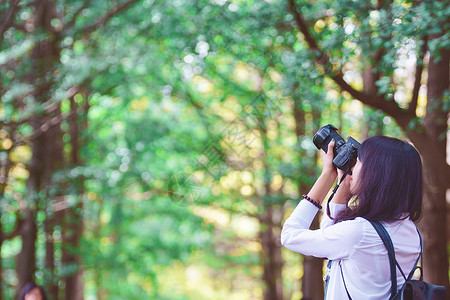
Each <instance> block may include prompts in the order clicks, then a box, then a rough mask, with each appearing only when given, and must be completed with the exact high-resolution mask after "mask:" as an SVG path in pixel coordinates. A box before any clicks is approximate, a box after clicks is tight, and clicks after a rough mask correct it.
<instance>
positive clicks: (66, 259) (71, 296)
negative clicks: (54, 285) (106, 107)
mask: <svg viewBox="0 0 450 300" xmlns="http://www.w3.org/2000/svg"><path fill="white" fill-rule="evenodd" d="M86 101H87V100H86ZM77 116H78V106H77V104H76V103H75V100H74V97H71V98H70V117H69V134H70V140H71V145H72V151H71V165H72V166H76V165H79V164H80V162H81V161H80V156H79V151H80V140H79V134H80V126H82V124H84V123H81V122H79V120H78V117H77ZM70 185H72V186H74V189H73V190H75V191H77V194H78V197H77V198H78V202H77V204H76V206H73V207H69V208H67V209H66V210H65V211H64V216H65V217H64V224H63V225H64V226H63V228H64V233H63V248H62V250H63V253H62V263H63V265H66V266H71V267H72V268H73V271H72V272H71V274H69V275H68V276H67V277H66V278H65V279H64V280H65V283H66V288H65V298H64V299H66V300H81V299H84V292H83V290H84V287H83V278H82V275H83V270H82V268H81V259H80V256H79V254H77V253H76V252H74V249H78V248H79V244H80V238H81V235H82V232H83V219H82V215H81V212H82V210H83V202H82V194H83V185H84V180H83V178H82V177H80V178H76V179H74V180H73V182H72V183H71V184H70ZM75 251H76V250H75Z"/></svg>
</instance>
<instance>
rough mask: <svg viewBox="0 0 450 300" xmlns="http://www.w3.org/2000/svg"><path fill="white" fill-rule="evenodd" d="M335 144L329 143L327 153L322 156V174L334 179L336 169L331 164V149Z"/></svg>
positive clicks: (332, 155) (332, 156) (332, 154)
mask: <svg viewBox="0 0 450 300" xmlns="http://www.w3.org/2000/svg"><path fill="white" fill-rule="evenodd" d="M334 144H335V142H334V141H331V142H330V143H329V144H328V150H327V153H324V154H323V167H322V174H323V175H327V176H333V178H334V179H336V177H337V170H336V167H335V166H334V164H333V158H334V153H333V147H334Z"/></svg>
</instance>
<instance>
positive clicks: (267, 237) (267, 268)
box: [260, 205, 283, 300]
mask: <svg viewBox="0 0 450 300" xmlns="http://www.w3.org/2000/svg"><path fill="white" fill-rule="evenodd" d="M277 208H278V209H279V207H277V206H272V205H268V206H267V207H266V209H265V210H264V213H263V215H262V217H261V219H262V220H263V224H261V226H262V230H261V233H260V238H261V246H262V256H261V257H262V263H263V269H264V274H263V279H264V282H265V284H266V289H265V290H264V300H282V299H283V281H282V272H281V271H282V259H281V244H280V243H279V237H280V234H281V232H280V230H277V228H275V226H274V225H273V224H271V223H272V222H273V220H274V210H276V209H277Z"/></svg>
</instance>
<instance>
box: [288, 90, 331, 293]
mask: <svg viewBox="0 0 450 300" xmlns="http://www.w3.org/2000/svg"><path fill="white" fill-rule="evenodd" d="M295 100H296V101H294V118H295V125H296V127H295V132H296V135H297V140H298V139H299V138H300V137H303V136H305V135H306V130H305V125H306V121H305V112H304V110H303V109H302V108H301V101H300V99H298V98H296V99H295ZM312 114H313V121H314V132H316V131H317V130H318V129H319V128H318V127H319V124H320V113H318V112H317V110H313V111H312ZM302 157H303V158H304V157H306V156H305V155H304V154H302ZM314 160H315V159H314ZM301 167H302V169H301V170H300V172H305V173H307V174H310V175H311V177H315V175H316V174H315V171H314V170H313V169H307V168H303V166H301ZM298 189H299V194H302V193H306V192H307V191H308V190H309V189H311V184H308V183H305V182H300V181H299V182H298ZM319 217H320V214H317V215H316V217H315V218H314V220H313V222H312V224H311V229H318V228H319ZM301 287H302V295H303V298H302V299H304V300H308V299H323V297H324V285H323V259H320V258H315V257H312V256H306V255H305V256H303V276H302V278H301Z"/></svg>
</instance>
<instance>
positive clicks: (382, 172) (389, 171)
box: [336, 136, 422, 222]
mask: <svg viewBox="0 0 450 300" xmlns="http://www.w3.org/2000/svg"><path fill="white" fill-rule="evenodd" d="M358 159H359V160H360V162H361V163H362V165H361V169H360V173H359V180H358V182H357V183H356V184H357V187H356V191H355V194H356V199H355V202H354V203H355V204H354V206H353V207H349V208H348V209H346V210H344V211H342V212H341V213H340V214H339V215H338V216H337V217H336V222H340V221H344V220H352V219H354V218H356V217H363V218H365V219H367V220H370V221H396V220H401V219H405V218H407V217H410V218H411V220H413V221H418V220H419V219H420V217H421V213H422V160H421V158H420V156H419V153H418V152H417V150H416V149H415V148H414V147H413V146H412V145H411V144H410V143H408V142H406V141H401V140H399V139H396V138H391V137H386V136H374V137H371V138H368V139H367V140H365V141H364V142H363V143H362V144H361V146H360V147H359V149H358Z"/></svg>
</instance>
